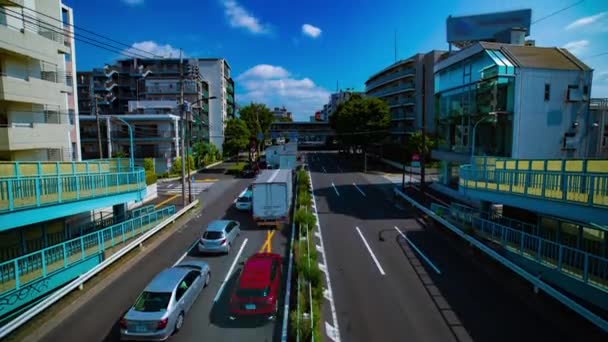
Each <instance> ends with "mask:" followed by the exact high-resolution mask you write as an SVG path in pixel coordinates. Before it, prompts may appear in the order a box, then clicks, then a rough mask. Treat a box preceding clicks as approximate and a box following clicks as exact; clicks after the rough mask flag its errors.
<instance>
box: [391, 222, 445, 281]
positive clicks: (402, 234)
mask: <svg viewBox="0 0 608 342" xmlns="http://www.w3.org/2000/svg"><path fill="white" fill-rule="evenodd" d="M395 229H396V230H397V231H398V232H399V234H400V235H401V236H402V237H403V238H404V239H405V241H407V243H409V244H410V246H412V248H414V250H416V252H418V254H420V256H421V257H422V258H423V259H424V261H426V263H427V264H429V266H431V268H433V270H435V272H437V274H441V271H440V270H439V268H437V266H435V264H433V263H432V262H431V260H430V259H429V258H427V257H426V255H424V253H422V251H421V250H420V249H418V247H416V245H414V243H413V242H412V241H411V240H410V239H408V238H407V236H405V234H404V233H403V232H402V231H401V230H400V229H399V228H397V226H395Z"/></svg>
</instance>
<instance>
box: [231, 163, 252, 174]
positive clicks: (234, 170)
mask: <svg viewBox="0 0 608 342" xmlns="http://www.w3.org/2000/svg"><path fill="white" fill-rule="evenodd" d="M246 165H247V164H245V163H236V164H234V165H233V166H231V167H229V168H228V169H227V170H226V173H227V174H229V175H240V174H241V173H242V172H243V170H244V169H245V166H246Z"/></svg>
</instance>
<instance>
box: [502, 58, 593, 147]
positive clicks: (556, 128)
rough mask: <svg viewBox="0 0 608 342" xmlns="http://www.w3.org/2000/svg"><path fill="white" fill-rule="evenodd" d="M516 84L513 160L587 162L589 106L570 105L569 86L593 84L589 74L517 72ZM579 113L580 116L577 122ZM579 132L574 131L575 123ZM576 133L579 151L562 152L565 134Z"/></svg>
mask: <svg viewBox="0 0 608 342" xmlns="http://www.w3.org/2000/svg"><path fill="white" fill-rule="evenodd" d="M518 73H519V75H518V76H517V78H516V82H515V110H514V115H513V149H512V157H513V158H517V159H527V158H530V159H533V158H541V159H548V158H558V159H559V158H584V157H585V156H586V154H585V153H584V149H585V146H586V142H587V138H586V137H587V127H588V124H589V123H588V121H587V117H588V103H587V102H567V101H566V96H567V91H568V85H578V86H579V87H580V89H582V85H583V84H590V77H591V75H590V74H589V73H587V74H585V73H583V72H579V71H562V70H547V69H525V68H520V69H518ZM546 83H547V84H549V85H550V96H549V101H545V99H544V92H545V84H546ZM577 113H580V116H579V117H578V118H577ZM575 121H578V122H579V126H578V127H579V128H578V129H576V130H574V131H573V130H572V128H573V123H574V122H575ZM570 131H573V132H576V137H575V138H574V140H575V141H577V144H576V145H577V149H576V150H575V151H571V152H565V151H562V141H563V139H564V133H566V132H570Z"/></svg>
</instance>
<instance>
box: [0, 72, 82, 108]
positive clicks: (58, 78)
mask: <svg viewBox="0 0 608 342" xmlns="http://www.w3.org/2000/svg"><path fill="white" fill-rule="evenodd" d="M20 76H21V77H14V76H12V75H2V76H0V100H5V101H14V102H26V103H36V104H42V105H46V104H50V105H57V106H60V105H64V103H63V101H61V97H60V96H58V95H59V94H60V93H71V92H72V90H73V88H72V86H71V82H70V85H68V84H67V79H68V77H67V76H66V75H65V73H57V72H54V71H43V72H39V73H33V72H32V73H30V74H27V75H20ZM69 78H70V80H71V76H69Z"/></svg>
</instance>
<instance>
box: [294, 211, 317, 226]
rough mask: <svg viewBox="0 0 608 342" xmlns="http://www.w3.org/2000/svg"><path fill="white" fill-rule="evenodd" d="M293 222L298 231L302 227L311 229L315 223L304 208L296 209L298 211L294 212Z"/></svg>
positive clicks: (311, 215) (313, 218) (314, 219)
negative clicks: (297, 226) (298, 227)
mask: <svg viewBox="0 0 608 342" xmlns="http://www.w3.org/2000/svg"><path fill="white" fill-rule="evenodd" d="M294 221H295V223H296V224H297V225H299V226H300V229H302V227H305V228H306V229H312V228H313V227H314V226H315V224H316V223H317V219H316V218H315V215H313V214H312V213H311V212H310V211H307V210H305V209H304V208H300V209H298V211H296V215H295V218H294Z"/></svg>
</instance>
